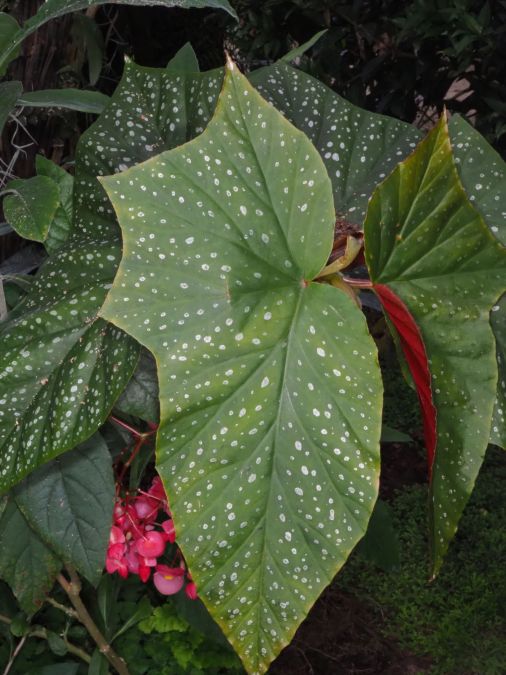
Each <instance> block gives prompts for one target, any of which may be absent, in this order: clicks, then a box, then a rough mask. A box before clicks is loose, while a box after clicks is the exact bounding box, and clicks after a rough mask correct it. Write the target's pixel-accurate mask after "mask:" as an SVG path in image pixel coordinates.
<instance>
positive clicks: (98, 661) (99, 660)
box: [88, 649, 109, 675]
mask: <svg viewBox="0 0 506 675" xmlns="http://www.w3.org/2000/svg"><path fill="white" fill-rule="evenodd" d="M108 674H109V662H108V661H107V659H106V658H105V656H104V655H103V654H102V653H101V652H100V651H99V650H98V649H95V651H94V652H93V654H92V655H91V662H90V665H89V666H88V675H108Z"/></svg>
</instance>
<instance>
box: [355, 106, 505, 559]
mask: <svg viewBox="0 0 506 675" xmlns="http://www.w3.org/2000/svg"><path fill="white" fill-rule="evenodd" d="M365 237H366V260H367V265H368V267H369V271H370V275H371V279H372V281H373V282H374V284H382V285H387V286H388V287H389V288H390V289H391V290H393V292H394V293H395V294H396V295H397V296H398V297H400V298H401V300H402V301H403V302H404V303H405V305H406V306H407V308H408V310H409V311H410V312H411V315H412V316H413V318H414V320H415V321H416V323H417V324H418V326H419V328H420V331H421V334H422V337H423V340H424V343H425V348H426V352H427V357H428V362H429V369H430V373H431V376H432V394H433V398H434V403H435V406H436V410H437V446H436V455H435V461H434V465H433V470H432V482H431V500H430V509H431V520H432V532H431V545H432V551H433V569H434V572H437V571H438V569H439V567H440V566H441V562H442V559H443V556H444V554H445V552H446V550H447V548H448V545H449V542H450V540H451V539H452V537H453V535H454V534H455V531H456V529H457V524H458V521H459V518H460V515H461V513H462V510H463V508H464V506H465V504H466V502H467V499H468V497H469V495H470V493H471V491H472V488H473V485H474V481H475V479H476V475H477V473H478V471H479V468H480V466H481V463H482V459H483V455H484V453H485V450H486V447H487V443H488V438H489V431H490V423H491V418H492V411H493V406H494V399H495V389H496V384H497V363H496V360H495V341H494V336H493V333H492V330H491V328H490V324H489V320H488V319H489V312H490V310H491V308H492V306H493V304H494V302H495V301H496V300H497V298H498V296H499V295H500V294H501V293H502V292H503V291H504V290H505V286H506V273H505V272H506V251H505V250H504V249H503V248H502V247H501V245H500V244H499V243H498V242H497V241H496V240H495V238H494V237H493V235H492V234H491V233H490V231H489V230H488V228H487V226H486V225H485V223H484V222H483V220H482V218H481V217H480V215H479V214H478V212H477V211H476V210H475V209H474V208H473V207H472V206H471V204H470V203H469V201H468V200H467V198H466V194H465V192H464V190H463V188H462V185H461V183H460V180H459V177H458V174H457V172H456V170H455V166H454V163H453V158H452V152H451V146H450V140H449V137H448V131H447V127H446V123H445V120H444V119H443V120H442V121H441V123H440V124H439V125H438V126H437V128H436V129H435V130H434V131H432V132H431V133H430V134H429V136H428V137H427V139H425V140H424V141H422V143H420V145H419V146H418V148H417V150H416V151H415V153H414V154H413V155H411V156H410V157H409V158H408V159H407V160H405V161H404V162H403V163H401V164H400V165H399V167H398V168H397V169H395V171H394V172H393V174H392V175H391V176H389V178H388V179H387V180H386V181H385V182H384V183H383V184H382V185H380V186H379V187H378V188H377V190H376V191H375V193H374V195H373V197H372V199H371V202H370V204H369V208H368V212H367V218H366V223H365Z"/></svg>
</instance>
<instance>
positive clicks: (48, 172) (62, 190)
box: [35, 155, 74, 253]
mask: <svg viewBox="0 0 506 675" xmlns="http://www.w3.org/2000/svg"><path fill="white" fill-rule="evenodd" d="M35 166H36V168H37V174H38V175H39V176H47V177H48V178H51V179H52V180H53V181H54V182H55V183H56V185H57V187H58V192H59V196H60V198H59V205H58V207H57V209H56V212H55V215H54V217H53V221H52V223H51V225H50V226H49V232H48V234H47V239H46V241H45V242H44V245H45V247H46V250H47V251H48V252H49V253H54V251H56V250H57V249H58V248H60V247H61V246H63V244H64V243H65V242H66V241H67V239H68V237H69V234H70V231H71V229H72V211H73V190H74V177H73V176H71V175H70V174H69V173H67V172H66V171H65V170H64V169H62V168H61V167H60V166H58V165H57V164H55V163H54V162H51V161H50V160H48V159H46V158H45V157H42V155H37V157H36V158H35Z"/></svg>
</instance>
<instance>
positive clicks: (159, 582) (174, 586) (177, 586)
mask: <svg viewBox="0 0 506 675" xmlns="http://www.w3.org/2000/svg"><path fill="white" fill-rule="evenodd" d="M153 583H154V584H155V587H156V589H157V590H158V591H159V592H160V593H162V595H174V594H175V593H178V592H179V591H180V590H181V589H182V588H183V584H184V570H183V569H182V568H181V567H167V565H157V566H156V572H155V574H154V576H153Z"/></svg>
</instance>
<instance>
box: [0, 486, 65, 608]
mask: <svg viewBox="0 0 506 675" xmlns="http://www.w3.org/2000/svg"><path fill="white" fill-rule="evenodd" d="M6 499H7V504H6V506H5V508H4V509H3V511H2V510H1V509H0V578H2V579H3V580H4V581H6V582H7V583H8V584H9V586H10V587H11V589H12V591H13V593H14V595H15V596H16V598H17V600H18V602H19V604H20V606H21V608H22V609H23V610H24V611H25V612H26V613H27V614H33V613H34V612H36V611H37V610H38V609H39V608H40V606H41V605H42V603H43V602H44V598H45V596H46V594H47V593H48V592H49V591H50V590H51V587H52V586H53V583H54V580H55V578H56V575H57V574H58V572H59V571H60V568H61V563H60V562H59V560H58V559H57V558H56V556H55V555H54V554H53V553H52V551H51V550H50V549H49V548H48V547H47V546H46V545H45V544H44V543H43V542H42V541H41V540H40V538H39V537H38V536H37V535H36V534H35V532H34V531H33V530H32V529H31V528H30V526H29V525H28V523H27V521H26V519H25V518H24V516H23V514H22V513H21V511H20V510H19V508H18V506H17V505H16V503H15V501H14V499H13V498H12V496H9V497H7V498H6Z"/></svg>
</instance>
